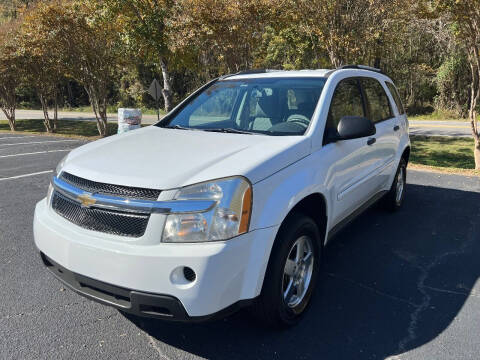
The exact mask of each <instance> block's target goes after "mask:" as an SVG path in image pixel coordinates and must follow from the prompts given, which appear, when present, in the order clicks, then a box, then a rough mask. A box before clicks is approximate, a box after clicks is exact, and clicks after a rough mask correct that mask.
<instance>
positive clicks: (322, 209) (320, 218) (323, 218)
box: [275, 192, 328, 247]
mask: <svg viewBox="0 0 480 360" xmlns="http://www.w3.org/2000/svg"><path fill="white" fill-rule="evenodd" d="M327 206H328V205H327V200H326V198H325V196H324V195H323V194H321V193H318V192H317V193H312V194H310V195H307V196H305V197H304V198H303V199H301V200H300V201H298V202H297V203H296V204H295V205H294V206H293V207H292V208H291V209H290V211H289V212H288V213H287V215H286V216H285V217H284V219H283V220H282V222H281V224H280V227H279V229H278V233H280V232H281V231H282V228H283V227H284V226H285V225H286V224H287V223H288V220H289V219H290V218H291V217H292V216H293V215H294V214H303V215H306V216H308V217H310V218H312V219H313V220H314V221H315V223H316V224H317V226H318V229H319V231H320V239H321V240H322V242H321V244H319V245H320V246H322V247H323V246H324V245H325V235H326V231H327V223H328V212H327V210H328V208H327ZM278 233H277V237H276V239H275V241H276V240H277V238H278Z"/></svg>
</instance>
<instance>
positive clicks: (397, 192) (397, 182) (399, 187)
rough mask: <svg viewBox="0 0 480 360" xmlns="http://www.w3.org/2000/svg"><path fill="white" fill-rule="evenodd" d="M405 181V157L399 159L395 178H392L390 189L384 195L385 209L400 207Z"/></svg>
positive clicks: (393, 209)
mask: <svg viewBox="0 0 480 360" xmlns="http://www.w3.org/2000/svg"><path fill="white" fill-rule="evenodd" d="M406 183H407V162H406V161H405V159H403V158H402V159H401V160H400V164H399V165H398V168H397V172H396V174H395V179H394V180H393V184H392V187H391V188H390V191H389V192H388V194H387V195H386V196H385V205H386V207H387V209H389V210H391V211H396V210H398V209H400V208H401V207H402V204H403V200H404V199H405V187H406Z"/></svg>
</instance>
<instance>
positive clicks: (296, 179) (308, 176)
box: [251, 156, 328, 230]
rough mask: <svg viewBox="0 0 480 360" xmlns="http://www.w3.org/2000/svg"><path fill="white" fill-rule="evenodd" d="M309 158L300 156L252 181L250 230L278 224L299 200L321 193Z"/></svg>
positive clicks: (321, 189)
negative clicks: (275, 171) (288, 164)
mask: <svg viewBox="0 0 480 360" xmlns="http://www.w3.org/2000/svg"><path fill="white" fill-rule="evenodd" d="M311 161H312V157H311V156H308V157H306V158H303V159H302V160H300V161H298V162H296V163H295V164H292V165H291V166H289V167H287V168H285V169H283V170H281V171H279V172H277V173H275V174H273V175H272V176H270V177H268V178H266V179H264V180H262V181H260V182H258V183H256V184H254V187H253V194H254V195H253V201H254V203H253V211H252V222H251V229H252V230H253V229H263V228H268V227H272V226H278V225H280V224H281V223H282V222H283V220H284V219H285V217H286V216H287V215H288V213H289V212H290V211H291V210H292V209H293V208H294V207H295V205H297V204H298V203H299V202H300V201H301V200H302V199H304V198H305V197H307V196H308V195H310V194H313V193H320V194H322V195H323V194H324V189H323V186H322V185H320V184H319V182H318V176H316V173H315V171H314V169H315V168H317V167H316V166H314V164H311V163H310V162H311ZM327 206H328V204H327Z"/></svg>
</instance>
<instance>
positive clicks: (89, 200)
mask: <svg viewBox="0 0 480 360" xmlns="http://www.w3.org/2000/svg"><path fill="white" fill-rule="evenodd" d="M77 200H78V201H80V204H82V207H87V208H88V207H90V206H92V205H95V203H96V202H97V200H95V199H94V198H93V197H92V196H91V195H90V194H82V195H78V197H77Z"/></svg>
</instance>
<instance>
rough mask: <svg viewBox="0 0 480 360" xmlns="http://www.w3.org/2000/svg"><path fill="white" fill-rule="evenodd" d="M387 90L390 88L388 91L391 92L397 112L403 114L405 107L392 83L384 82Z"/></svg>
mask: <svg viewBox="0 0 480 360" xmlns="http://www.w3.org/2000/svg"><path fill="white" fill-rule="evenodd" d="M385 84H387V87H388V90H390V93H391V94H392V97H393V100H394V101H395V105H397V109H398V113H399V114H400V115H403V114H405V108H404V107H403V103H402V100H401V98H400V95H399V93H398V90H397V88H396V87H395V85H393V84H392V83H391V82H386V83H385Z"/></svg>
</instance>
